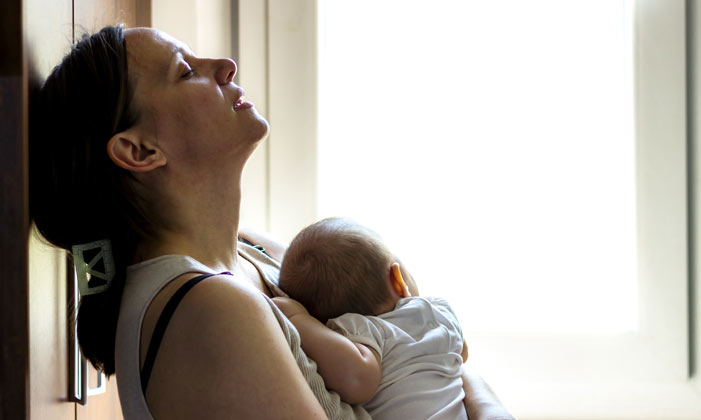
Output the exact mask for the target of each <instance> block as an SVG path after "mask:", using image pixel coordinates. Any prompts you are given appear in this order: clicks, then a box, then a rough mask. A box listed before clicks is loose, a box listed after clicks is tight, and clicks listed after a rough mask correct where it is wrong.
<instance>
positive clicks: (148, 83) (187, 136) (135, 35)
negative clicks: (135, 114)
mask: <svg viewBox="0 0 701 420" xmlns="http://www.w3.org/2000/svg"><path fill="white" fill-rule="evenodd" d="M125 40H126V45H127V53H128V65H129V77H130V80H132V81H133V82H134V102H135V103H134V104H135V106H136V107H137V110H138V111H139V112H140V116H141V118H140V122H139V123H138V124H137V126H138V128H139V129H141V130H142V132H143V133H144V135H147V136H151V138H152V139H153V142H154V143H155V144H157V145H158V147H159V148H160V149H161V150H162V152H163V154H164V155H165V156H166V159H167V161H168V164H169V165H175V166H177V167H180V168H185V170H188V169H194V168H202V167H207V168H209V169H211V168H212V167H218V166H220V165H225V164H226V163H232V162H236V163H240V164H243V163H245V161H246V160H247V159H248V157H249V156H250V154H251V153H252V152H253V150H255V146H256V145H257V144H258V142H259V141H260V140H261V139H262V138H263V137H264V136H265V135H266V133H267V131H268V123H267V122H266V121H265V119H264V118H263V117H262V116H260V115H259V114H258V112H257V111H256V110H255V108H253V105H252V104H251V103H249V102H245V99H244V97H243V90H242V89H241V88H240V87H238V86H236V85H235V84H233V82H232V80H233V77H234V74H235V73H236V63H234V61H233V60H231V59H210V58H199V57H196V56H195V55H194V54H193V52H192V51H190V49H189V48H188V47H187V46H186V45H185V44H183V43H181V42H179V41H177V40H176V39H174V38H172V37H170V36H168V35H167V34H164V33H162V32H159V31H156V30H153V29H146V28H135V29H129V30H127V31H125ZM171 168H173V167H171Z"/></svg>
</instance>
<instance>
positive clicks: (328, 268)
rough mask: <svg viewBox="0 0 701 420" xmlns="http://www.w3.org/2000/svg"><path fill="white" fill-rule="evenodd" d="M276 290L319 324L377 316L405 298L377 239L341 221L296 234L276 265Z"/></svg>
mask: <svg viewBox="0 0 701 420" xmlns="http://www.w3.org/2000/svg"><path fill="white" fill-rule="evenodd" d="M280 288H281V289H282V290H284V291H285V292H286V293H287V294H289V295H290V297H291V298H293V299H295V300H297V301H299V302H300V303H302V305H304V307H305V308H307V310H308V311H309V313H310V314H311V315H312V316H314V317H315V318H317V319H319V320H320V321H321V322H326V321H327V320H329V319H331V318H335V317H337V316H340V315H342V314H344V313H347V312H353V313H359V314H362V315H379V314H382V313H385V312H388V311H390V310H392V309H393V308H394V306H395V305H396V303H397V300H399V298H401V297H403V296H406V295H408V292H407V290H406V286H404V283H403V281H402V280H401V274H400V273H399V266H398V264H397V263H396V262H395V260H394V257H393V256H392V253H391V252H390V251H389V249H387V247H386V246H385V245H384V244H383V243H382V241H381V240H380V238H379V236H378V235H377V234H376V233H375V232H373V231H372V230H370V229H368V228H366V227H363V226H361V225H359V224H357V223H355V222H354V221H352V220H349V219H342V218H330V219H324V220H321V221H319V222H316V223H314V224H313V225H311V226H308V227H307V228H305V229H303V230H302V231H301V232H300V233H299V234H297V236H296V237H295V238H294V239H293V240H292V242H291V243H290V247H289V248H288V249H287V252H286V253H285V258H284V259H283V262H282V268H281V269H280ZM400 290H401V291H400Z"/></svg>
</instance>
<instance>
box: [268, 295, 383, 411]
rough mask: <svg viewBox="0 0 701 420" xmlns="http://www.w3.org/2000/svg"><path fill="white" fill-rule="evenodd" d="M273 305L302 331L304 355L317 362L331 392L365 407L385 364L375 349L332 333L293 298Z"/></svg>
mask: <svg viewBox="0 0 701 420" xmlns="http://www.w3.org/2000/svg"><path fill="white" fill-rule="evenodd" d="M273 302H275V304H276V305H277V306H278V308H280V310H281V311H282V312H283V313H284V314H285V316H287V318H289V320H290V322H292V324H294V326H295V327H296V328H297V331H299V336H300V338H301V339H302V348H303V349H304V352H305V353H306V354H307V356H309V357H311V358H312V359H313V360H314V361H315V362H316V365H317V369H318V371H319V374H320V375H321V377H322V378H324V382H325V383H326V386H327V387H328V388H329V389H332V390H334V391H336V392H337V393H338V395H339V396H340V397H341V399H342V400H343V401H345V402H347V403H349V404H362V403H364V402H365V401H367V400H369V399H370V398H371V397H372V396H373V395H374V394H375V391H376V390H377V387H378V386H379V385H380V380H381V379H382V364H381V363H380V357H379V355H378V354H377V353H376V352H375V351H374V350H372V349H371V348H369V347H367V346H365V345H363V344H359V343H354V342H352V341H351V340H349V339H348V338H346V337H344V336H343V335H341V334H339V333H337V332H335V331H333V330H331V329H330V328H328V327H327V326H326V325H324V324H322V323H321V322H319V320H317V319H316V318H314V317H313V316H311V315H309V313H308V312H307V310H306V309H304V306H302V305H301V304H300V303H299V302H297V301H295V300H293V299H290V298H283V297H277V298H274V299H273Z"/></svg>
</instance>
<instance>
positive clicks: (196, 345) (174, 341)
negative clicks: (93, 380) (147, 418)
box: [146, 276, 325, 419]
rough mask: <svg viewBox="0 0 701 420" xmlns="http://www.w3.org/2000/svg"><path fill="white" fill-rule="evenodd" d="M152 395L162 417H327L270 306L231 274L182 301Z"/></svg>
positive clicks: (153, 381)
mask: <svg viewBox="0 0 701 420" xmlns="http://www.w3.org/2000/svg"><path fill="white" fill-rule="evenodd" d="M146 396H147V401H148V403H149V407H150V408H151V410H152V411H153V412H154V414H155V415H156V417H157V418H173V419H177V418H199V417H202V418H212V419H216V418H231V416H232V413H235V414H236V416H234V417H241V418H260V419H265V418H290V419H293V418H300V419H301V418H325V415H324V412H323V409H321V406H320V405H319V403H318V402H317V401H316V399H315V397H314V395H313V394H312V393H311V390H310V389H309V387H308V386H307V385H306V381H305V380H304V378H303V377H302V375H301V373H300V372H299V369H298V368H297V365H296V362H295V360H294V358H293V357H292V353H291V352H290V350H289V346H288V344H287V341H286V340H285V337H284V335H283V333H282V330H281V328H280V325H279V324H278V321H277V319H276V318H275V315H274V313H273V312H272V309H271V307H270V304H269V303H268V302H267V301H266V299H265V297H264V296H263V295H262V294H261V293H260V292H259V291H258V290H256V289H255V288H253V287H252V286H249V285H248V284H246V283H245V282H237V281H235V280H234V279H232V278H231V277H230V276H214V277H210V278H208V279H206V280H205V281H202V282H201V283H199V284H198V285H197V286H195V287H194V288H193V289H192V290H191V291H190V292H188V294H187V295H186V296H185V297H184V298H183V300H182V302H181V303H180V305H179V306H178V309H177V311H176V312H175V313H174V314H173V317H172V318H171V321H170V323H169V325H168V329H167V330H166V334H165V335H164V337H163V341H162V344H161V348H160V350H159V353H158V357H157V362H156V364H155V365H154V369H153V373H152V379H151V383H150V385H149V389H148V392H147V395H146Z"/></svg>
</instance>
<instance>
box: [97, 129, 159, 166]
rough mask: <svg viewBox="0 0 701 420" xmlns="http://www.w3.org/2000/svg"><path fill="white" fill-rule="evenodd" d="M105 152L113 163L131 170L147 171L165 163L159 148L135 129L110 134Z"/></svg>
mask: <svg viewBox="0 0 701 420" xmlns="http://www.w3.org/2000/svg"><path fill="white" fill-rule="evenodd" d="M107 154H108V155H109V157H110V159H111V160H112V162H114V163H115V165H117V166H119V167H120V168H124V169H126V170H128V171H132V172H148V171H150V170H153V169H156V168H158V167H161V166H164V165H165V164H166V158H165V156H164V155H163V152H162V151H161V149H160V148H159V147H157V146H155V145H151V144H149V143H148V142H147V141H145V140H144V138H143V137H142V136H140V135H139V134H138V133H137V131H136V130H126V131H123V132H121V133H118V134H115V135H114V136H112V138H111V139H110V140H109V141H108V142H107Z"/></svg>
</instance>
